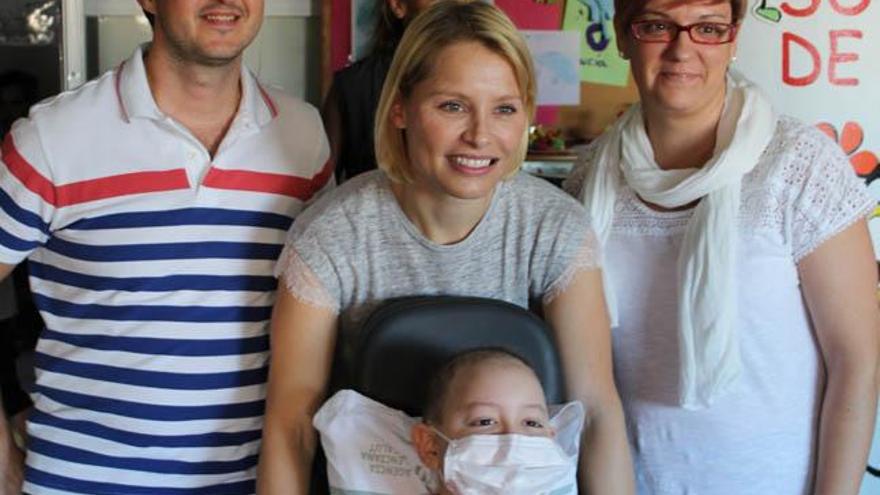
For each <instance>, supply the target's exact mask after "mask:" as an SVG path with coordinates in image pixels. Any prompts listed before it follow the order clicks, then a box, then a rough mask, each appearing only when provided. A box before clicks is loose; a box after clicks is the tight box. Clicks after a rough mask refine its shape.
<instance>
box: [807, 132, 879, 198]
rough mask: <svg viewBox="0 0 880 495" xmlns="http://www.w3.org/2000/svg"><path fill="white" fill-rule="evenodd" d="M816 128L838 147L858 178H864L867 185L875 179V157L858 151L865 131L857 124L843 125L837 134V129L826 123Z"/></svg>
mask: <svg viewBox="0 0 880 495" xmlns="http://www.w3.org/2000/svg"><path fill="white" fill-rule="evenodd" d="M816 127H818V128H819V130H821V131H822V132H824V133H825V134H827V135H828V137H830V138H831V139H833V140H834V141H835V142H836V143H837V144H839V145H840V147H841V148H842V149H843V152H844V153H846V156H847V157H849V161H850V163H851V164H852V166H853V169H854V170H855V171H856V173H857V174H859V176H860V177H864V178H865V180H866V181H868V183H870V182H873V179H876V177H875V175H876V173H877V171H878V168H877V165H878V161H877V155H876V154H875V153H874V152H873V151H869V150H865V149H860V148H861V147H862V145H863V144H864V142H865V131H864V130H863V129H862V126H861V125H859V123H858V122H847V123H845V124H844V125H843V129H842V130H841V131H840V132H839V133H838V132H837V128H836V127H834V125H833V124H831V123H828V122H820V123H819V124H817V125H816Z"/></svg>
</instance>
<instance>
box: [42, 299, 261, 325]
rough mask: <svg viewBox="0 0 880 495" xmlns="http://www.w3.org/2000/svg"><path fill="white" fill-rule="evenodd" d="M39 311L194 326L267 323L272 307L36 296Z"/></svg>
mask: <svg viewBox="0 0 880 495" xmlns="http://www.w3.org/2000/svg"><path fill="white" fill-rule="evenodd" d="M33 299H34V303H35V304H36V305H37V308H38V309H40V310H41V311H46V312H47V313H50V314H53V315H56V316H63V317H66V318H78V319H91V320H110V321H177V322H192V323H219V322H245V321H251V322H259V321H267V320H268V319H269V317H270V316H271V314H272V307H271V306H220V307H214V306H143V305H120V306H109V305H102V304H74V303H70V302H66V301H62V300H60V299H54V298H51V297H48V296H44V295H42V294H36V293H35V294H33Z"/></svg>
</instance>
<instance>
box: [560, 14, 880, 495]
mask: <svg viewBox="0 0 880 495" xmlns="http://www.w3.org/2000/svg"><path fill="white" fill-rule="evenodd" d="M615 6H616V8H617V11H616V13H615V23H616V26H617V32H618V40H619V46H620V48H621V50H622V51H623V53H624V55H625V56H626V57H627V58H629V60H630V62H631V64H632V71H633V76H634V79H635V81H636V84H637V86H638V89H639V94H640V96H641V103H640V104H638V105H636V106H635V107H634V108H632V109H631V110H630V111H629V112H628V113H626V114H625V115H624V116H623V117H622V118H621V120H620V121H618V122H617V124H616V125H615V126H614V127H613V129H612V130H610V131H609V132H608V133H606V134H605V135H604V136H602V137H601V138H600V139H598V140H597V142H596V143H595V144H594V145H592V146H591V148H590V149H589V150H588V151H587V153H586V154H585V156H584V159H583V161H582V163H581V164H580V165H579V166H578V167H577V168H576V171H575V172H574V174H573V176H572V177H571V179H570V180H569V181H568V183H567V184H566V185H565V186H566V189H568V190H569V191H570V192H572V193H573V194H575V195H576V196H577V197H579V198H580V199H581V200H582V201H583V202H584V204H585V205H586V206H587V209H588V210H589V212H590V215H591V219H592V221H593V225H594V226H595V228H596V231H597V234H598V236H599V238H600V239H601V243H602V245H603V252H604V253H605V254H606V258H605V260H604V265H603V268H604V273H605V275H606V280H607V281H608V283H607V284H606V289H607V293H608V295H609V297H608V299H609V301H611V302H612V304H610V305H609V306H610V308H611V309H612V311H611V316H612V320H614V321H615V322H616V323H617V325H616V328H615V329H614V332H613V335H614V359H615V361H614V362H615V378H616V380H617V384H618V387H619V388H620V393H621V398H622V399H623V404H624V409H625V411H626V415H627V425H628V426H629V438H630V441H631V442H632V448H633V453H634V457H635V458H634V460H635V468H636V478H637V485H638V491H639V493H645V494H673V493H674V494H680V493H694V494H704V493H710V494H713V495H749V494H755V495H766V494H779V495H793V494H804V495H806V494H849V495H855V494H856V493H858V489H859V483H860V480H861V478H862V476H863V473H864V469H865V461H866V457H867V452H868V444H869V442H870V439H871V431H872V428H873V425H874V415H875V412H876V407H877V382H876V380H877V365H878V348H880V339H878V335H880V323H878V322H880V318H878V311H877V304H876V301H875V300H874V298H873V294H874V289H875V287H876V285H877V271H876V264H875V262H874V257H873V251H872V249H871V243H870V239H869V235H868V229H867V228H866V222H865V215H867V214H868V213H869V212H870V211H871V210H872V209H873V206H874V203H875V202H874V200H872V199H871V198H870V197H869V196H868V195H867V194H866V191H865V188H864V185H863V184H862V183H861V182H860V181H859V180H858V178H857V177H856V176H855V174H853V172H852V170H851V169H850V167H849V165H848V162H847V160H846V158H845V157H844V156H843V154H842V153H841V152H840V150H839V149H838V148H837V147H836V146H835V145H834V143H832V142H831V141H830V140H828V139H827V138H825V137H824V136H823V135H822V134H821V133H819V132H818V131H817V130H815V129H814V128H812V127H811V126H808V125H805V124H802V123H800V122H797V121H795V120H793V119H791V118H787V117H783V116H779V115H777V114H776V113H775V112H774V111H773V108H772V105H771V104H770V102H769V101H767V100H766V99H765V98H764V97H763V96H762V94H761V92H760V91H759V90H758V89H757V88H756V87H755V86H754V85H753V84H752V83H750V82H749V81H747V80H745V79H743V78H742V77H741V76H739V75H737V74H736V73H735V72H733V71H729V70H728V65H729V64H730V62H731V59H732V57H733V55H734V53H735V50H736V37H737V33H738V31H739V29H740V23H741V20H742V18H743V15H744V13H745V11H746V8H747V5H746V2H745V1H742V0H730V1H728V0H709V1H703V2H681V1H677V0H647V1H646V0H642V1H623V0H618V1H617V2H616V4H615ZM745 63H747V61H745Z"/></svg>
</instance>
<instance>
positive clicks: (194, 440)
mask: <svg viewBox="0 0 880 495" xmlns="http://www.w3.org/2000/svg"><path fill="white" fill-rule="evenodd" d="M28 421H29V422H31V423H33V424H40V425H45V426H51V427H53V428H58V429H61V430H66V431H71V432H75V433H80V434H82V435H87V436H90V437H96V438H101V439H104V440H109V441H111V442H116V443H121V444H124V445H130V446H132V447H143V448H149V447H164V448H192V447H230V446H239V445H244V444H246V443H250V442H253V441H256V440H259V439H260V437H261V436H262V431H261V430H246V431H241V432H236V433H229V432H211V433H203V434H199V435H150V434H145V433H135V432H131V431H125V430H119V429H116V428H110V427H107V426H104V425H100V424H98V423H93V422H91V421H81V420H72V419H63V418H59V417H57V416H53V415H51V414H47V413H44V412H42V411H39V410H34V411H33V412H32V413H31V414H30V416H29V417H28Z"/></svg>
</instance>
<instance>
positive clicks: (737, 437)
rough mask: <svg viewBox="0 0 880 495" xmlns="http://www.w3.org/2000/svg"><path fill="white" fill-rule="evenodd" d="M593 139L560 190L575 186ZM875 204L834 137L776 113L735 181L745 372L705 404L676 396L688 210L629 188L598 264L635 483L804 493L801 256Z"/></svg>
mask: <svg viewBox="0 0 880 495" xmlns="http://www.w3.org/2000/svg"><path fill="white" fill-rule="evenodd" d="M594 152H595V149H589V150H587V152H586V153H585V155H584V157H583V159H582V161H581V162H580V163H579V164H578V166H577V167H576V169H575V171H574V172H573V173H572V176H571V177H570V178H569V180H567V181H566V183H565V188H566V190H567V191H569V192H570V193H572V194H575V195H576V194H577V193H579V192H580V190H581V188H582V186H583V179H584V172H585V170H586V167H589V166H590V162H591V161H592V160H593V156H594ZM875 204H876V202H875V200H873V199H872V198H871V197H870V196H869V195H868V193H867V191H866V188H865V186H864V184H863V183H862V182H861V180H860V179H858V177H856V175H855V174H854V173H853V171H852V169H851V167H850V165H849V162H848V161H847V159H846V157H845V156H844V155H843V154H842V152H841V151H840V149H839V147H838V146H837V145H835V144H834V143H833V142H832V141H830V140H829V139H828V138H827V137H826V136H824V135H823V134H821V133H820V132H819V131H817V130H816V129H814V128H812V127H807V126H805V125H804V124H801V123H799V122H797V121H795V120H793V119H790V118H782V119H781V120H780V122H779V124H778V126H777V129H776V132H775V135H774V137H773V139H772V141H771V143H770V145H769V146H768V148H767V150H766V151H765V152H764V154H763V155H762V157H761V160H760V162H759V163H758V165H757V166H756V167H755V168H754V169H753V170H752V171H751V172H750V173H749V174H747V175H745V176H744V177H743V181H742V196H741V207H740V233H739V237H740V241H739V243H740V245H739V247H738V251H739V254H738V257H739V259H738V263H739V273H738V274H737V276H738V284H739V294H738V296H739V302H738V317H737V334H738V336H739V339H740V346H741V353H742V362H743V373H742V376H741V377H740V379H739V382H738V383H737V384H736V385H735V386H734V388H733V390H732V392H730V393H729V394H727V395H725V396H722V397H720V398H719V399H718V401H717V403H716V404H714V405H713V406H712V407H710V408H708V409H705V410H699V411H691V410H686V409H683V408H680V407H677V406H676V402H677V397H678V393H677V387H678V369H679V362H678V350H677V280H676V262H677V257H678V252H679V247H680V245H681V241H682V236H683V234H684V231H685V228H686V226H687V222H688V220H689V218H690V216H691V214H692V210H687V211H676V212H659V211H656V210H653V209H651V208H649V207H648V206H647V205H645V204H644V203H643V202H642V201H641V200H640V199H639V198H638V197H637V196H636V195H635V193H634V192H633V191H632V190H631V189H629V188H627V187H624V190H623V191H620V193H619V194H618V198H617V202H616V205H615V218H614V223H613V227H612V233H611V237H610V239H609V241H608V243H607V245H606V246H604V247H603V249H602V250H603V252H604V253H605V258H604V260H603V266H604V267H605V269H606V270H608V272H609V273H610V277H611V280H612V283H613V285H614V288H615V290H616V296H617V300H618V305H619V306H618V310H619V316H620V325H619V327H616V328H614V329H612V335H613V343H614V370H615V378H616V381H617V386H618V391H619V392H620V394H621V398H622V400H623V404H624V409H625V414H626V420H627V427H628V434H629V440H630V443H631V448H632V452H633V455H634V462H635V470H636V478H637V485H638V493H639V494H658V495H660V494H663V495H665V494H669V495H672V494H676V495H680V494H694V495H704V494H709V495H750V494H754V495H768V494H774V495H789V494H792V495H799V494H807V493H810V491H811V488H812V479H813V468H814V465H813V463H814V459H815V456H816V451H815V447H816V442H817V428H818V418H819V410H820V402H821V394H822V390H823V388H824V383H825V376H824V372H823V364H822V356H821V354H820V350H819V348H818V345H817V343H816V337H815V334H814V332H813V329H812V326H811V322H810V318H809V315H808V313H807V308H806V306H805V304H804V301H803V298H802V295H801V291H800V285H799V278H798V271H797V263H798V262H799V261H800V260H801V259H803V258H804V257H805V256H807V255H808V254H810V253H811V252H812V251H813V250H814V249H816V248H817V247H818V246H820V245H821V244H822V243H823V242H825V241H826V240H828V239H830V238H832V237H833V236H834V235H836V234H838V233H839V232H841V231H842V230H844V229H845V228H847V227H848V226H850V225H852V224H853V223H855V222H856V221H858V220H860V219H862V218H864V217H865V216H866V215H867V214H869V213H870V212H871V211H872V210H873V208H874V206H875Z"/></svg>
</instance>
